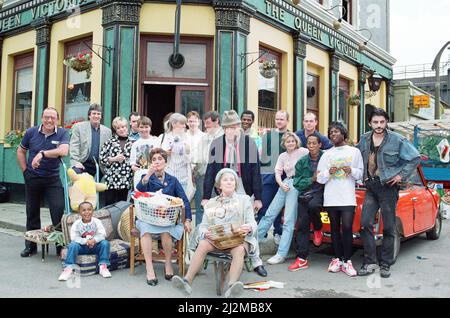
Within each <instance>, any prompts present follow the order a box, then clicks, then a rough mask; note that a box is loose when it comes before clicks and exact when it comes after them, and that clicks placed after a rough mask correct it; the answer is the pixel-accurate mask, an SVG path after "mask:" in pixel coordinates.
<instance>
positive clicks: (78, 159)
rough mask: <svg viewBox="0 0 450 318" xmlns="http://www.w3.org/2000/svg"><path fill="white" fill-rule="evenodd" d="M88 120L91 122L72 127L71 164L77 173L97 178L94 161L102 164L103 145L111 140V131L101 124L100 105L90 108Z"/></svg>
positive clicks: (93, 105)
mask: <svg viewBox="0 0 450 318" xmlns="http://www.w3.org/2000/svg"><path fill="white" fill-rule="evenodd" d="M88 119H89V121H83V122H80V123H76V124H75V125H74V126H73V127H72V136H71V138H70V164H71V166H72V167H73V169H74V170H75V172H76V173H83V172H87V173H89V174H90V175H92V176H95V173H96V169H95V161H94V159H95V160H96V161H97V162H100V160H99V154H100V150H101V148H102V146H103V144H104V143H105V142H106V141H107V140H108V139H109V138H111V129H109V128H108V127H106V126H104V125H102V124H100V121H101V120H102V107H101V106H100V105H99V104H92V105H91V106H90V107H89V110H88ZM100 178H101V175H100V176H99V179H100Z"/></svg>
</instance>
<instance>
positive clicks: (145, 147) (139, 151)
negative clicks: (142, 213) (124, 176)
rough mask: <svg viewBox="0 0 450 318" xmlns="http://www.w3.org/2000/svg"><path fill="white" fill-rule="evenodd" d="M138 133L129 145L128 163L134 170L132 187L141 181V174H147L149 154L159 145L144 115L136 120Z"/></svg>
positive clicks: (150, 122)
mask: <svg viewBox="0 0 450 318" xmlns="http://www.w3.org/2000/svg"><path fill="white" fill-rule="evenodd" d="M138 128H139V135H140V136H141V137H140V138H139V139H138V140H137V141H135V142H134V143H133V145H132V146H131V153H130V165H131V170H133V172H134V177H133V189H134V190H136V186H137V184H138V183H139V181H141V179H142V176H143V175H145V174H147V171H148V168H149V166H150V160H149V154H150V151H152V149H153V148H156V147H159V141H158V138H157V137H154V136H151V135H150V131H151V129H152V121H151V120H150V118H148V117H146V116H142V117H141V118H140V119H139V121H138Z"/></svg>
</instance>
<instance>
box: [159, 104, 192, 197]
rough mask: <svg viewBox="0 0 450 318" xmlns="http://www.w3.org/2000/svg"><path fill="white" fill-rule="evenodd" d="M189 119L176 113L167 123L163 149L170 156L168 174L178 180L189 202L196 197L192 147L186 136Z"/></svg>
mask: <svg viewBox="0 0 450 318" xmlns="http://www.w3.org/2000/svg"><path fill="white" fill-rule="evenodd" d="M186 122H187V119H186V117H185V116H184V115H182V114H179V113H174V114H172V115H170V118H169V120H168V121H167V122H166V124H165V125H166V127H165V128H166V134H165V137H164V140H163V141H162V144H161V148H162V149H164V150H165V151H167V154H168V156H169V159H168V162H167V172H168V173H170V174H171V175H172V176H174V177H175V178H177V179H178V181H179V182H180V183H181V186H182V187H183V190H184V192H185V193H186V195H187V197H188V198H189V200H191V199H192V196H193V195H194V193H193V191H192V190H190V191H188V188H190V189H192V187H193V185H192V170H191V165H190V156H189V154H190V146H189V142H188V139H187V134H186Z"/></svg>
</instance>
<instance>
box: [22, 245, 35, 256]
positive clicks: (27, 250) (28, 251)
mask: <svg viewBox="0 0 450 318" xmlns="http://www.w3.org/2000/svg"><path fill="white" fill-rule="evenodd" d="M36 253H37V248H31V247H25V248H24V250H23V251H22V252H21V253H20V256H22V257H29V256H31V255H33V254H36Z"/></svg>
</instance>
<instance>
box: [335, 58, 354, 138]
mask: <svg viewBox="0 0 450 318" xmlns="http://www.w3.org/2000/svg"><path fill="white" fill-rule="evenodd" d="M339 76H340V77H344V78H345V79H347V80H349V81H350V95H353V94H357V93H358V68H357V67H356V66H354V65H351V64H349V63H347V62H344V61H342V60H341V61H339ZM348 112H349V127H348V132H349V136H350V140H353V139H355V138H356V136H358V107H354V106H348Z"/></svg>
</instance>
